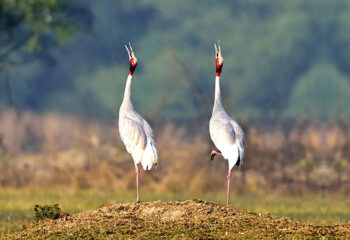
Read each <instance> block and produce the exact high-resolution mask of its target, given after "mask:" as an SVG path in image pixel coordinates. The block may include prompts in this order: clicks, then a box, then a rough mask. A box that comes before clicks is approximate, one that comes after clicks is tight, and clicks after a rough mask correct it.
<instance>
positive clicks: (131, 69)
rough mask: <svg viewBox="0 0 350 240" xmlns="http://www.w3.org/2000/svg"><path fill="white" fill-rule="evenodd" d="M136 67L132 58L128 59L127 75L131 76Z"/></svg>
mask: <svg viewBox="0 0 350 240" xmlns="http://www.w3.org/2000/svg"><path fill="white" fill-rule="evenodd" d="M136 66H137V62H135V59H134V58H131V59H130V70H129V75H131V76H132V75H133V74H134V71H135V69H136Z"/></svg>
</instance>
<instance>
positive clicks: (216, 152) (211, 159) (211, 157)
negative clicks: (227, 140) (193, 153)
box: [210, 150, 221, 161]
mask: <svg viewBox="0 0 350 240" xmlns="http://www.w3.org/2000/svg"><path fill="white" fill-rule="evenodd" d="M217 154H219V155H221V152H220V151H215V150H213V151H211V154H210V161H213V160H214V157H215V155H217Z"/></svg>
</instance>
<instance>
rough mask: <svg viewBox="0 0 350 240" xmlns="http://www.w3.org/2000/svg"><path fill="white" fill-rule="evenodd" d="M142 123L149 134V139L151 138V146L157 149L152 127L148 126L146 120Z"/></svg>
mask: <svg viewBox="0 0 350 240" xmlns="http://www.w3.org/2000/svg"><path fill="white" fill-rule="evenodd" d="M142 122H143V128H144V130H145V132H146V134H147V137H148V138H149V140H150V142H151V144H152V145H153V146H155V147H156V146H157V145H156V138H155V136H154V134H153V130H152V128H151V126H150V125H149V124H148V122H147V121H146V120H145V119H142Z"/></svg>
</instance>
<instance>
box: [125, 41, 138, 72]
mask: <svg viewBox="0 0 350 240" xmlns="http://www.w3.org/2000/svg"><path fill="white" fill-rule="evenodd" d="M129 47H130V49H129V48H128V46H126V45H125V48H126V51H127V52H128V55H129V61H130V71H129V74H130V75H133V74H134V71H135V69H136V66H137V58H136V57H135V53H134V49H132V46H131V44H130V43H129Z"/></svg>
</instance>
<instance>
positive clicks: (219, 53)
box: [214, 40, 222, 58]
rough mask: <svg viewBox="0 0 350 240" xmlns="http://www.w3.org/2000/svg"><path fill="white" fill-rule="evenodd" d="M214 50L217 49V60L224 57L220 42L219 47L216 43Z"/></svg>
mask: <svg viewBox="0 0 350 240" xmlns="http://www.w3.org/2000/svg"><path fill="white" fill-rule="evenodd" d="M214 48H215V57H216V58H219V57H222V55H221V44H220V40H219V41H218V45H216V43H214Z"/></svg>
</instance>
